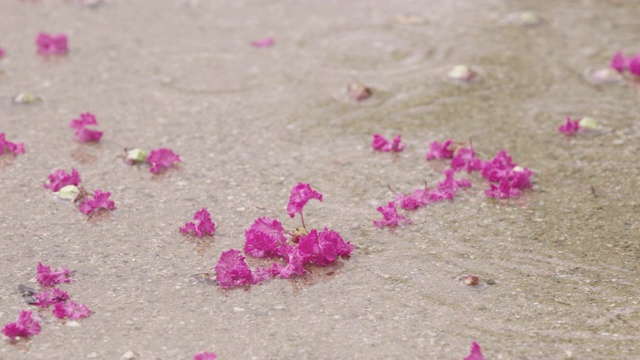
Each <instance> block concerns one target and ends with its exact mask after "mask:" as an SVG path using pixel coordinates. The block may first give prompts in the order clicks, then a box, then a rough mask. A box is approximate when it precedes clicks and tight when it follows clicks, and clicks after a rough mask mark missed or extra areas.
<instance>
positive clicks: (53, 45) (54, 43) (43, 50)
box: [36, 32, 69, 55]
mask: <svg viewBox="0 0 640 360" xmlns="http://www.w3.org/2000/svg"><path fill="white" fill-rule="evenodd" d="M36 46H37V47H38V54H40V55H64V54H66V53H67V52H68V51H69V47H68V46H69V45H68V39H67V35H65V34H58V35H49V34H47V33H43V32H42V33H40V34H38V37H37V38H36Z"/></svg>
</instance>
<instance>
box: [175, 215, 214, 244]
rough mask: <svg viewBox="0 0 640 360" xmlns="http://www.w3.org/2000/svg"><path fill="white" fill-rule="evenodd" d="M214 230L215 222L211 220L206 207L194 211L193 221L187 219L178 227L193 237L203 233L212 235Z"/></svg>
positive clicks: (203, 234)
mask: <svg viewBox="0 0 640 360" xmlns="http://www.w3.org/2000/svg"><path fill="white" fill-rule="evenodd" d="M215 231H216V223H214V222H213V221H211V214H209V211H207V209H206V208H202V209H201V210H198V211H196V213H195V215H193V221H189V222H188V223H186V224H184V226H183V227H181V228H180V232H181V233H183V234H192V235H194V236H195V237H199V238H201V237H203V236H205V235H213V233H214V232H215Z"/></svg>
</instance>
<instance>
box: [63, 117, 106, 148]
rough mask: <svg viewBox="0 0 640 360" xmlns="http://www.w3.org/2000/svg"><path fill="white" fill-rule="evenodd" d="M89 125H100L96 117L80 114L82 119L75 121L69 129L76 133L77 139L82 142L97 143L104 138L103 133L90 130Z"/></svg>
mask: <svg viewBox="0 0 640 360" xmlns="http://www.w3.org/2000/svg"><path fill="white" fill-rule="evenodd" d="M89 125H98V121H97V120H96V117H95V115H93V114H91V113H84V114H80V119H73V120H71V123H69V127H70V128H72V129H73V130H74V131H75V135H76V139H78V141H80V142H89V141H95V142H98V141H100V139H101V138H102V131H98V130H91V129H88V128H87V126H89Z"/></svg>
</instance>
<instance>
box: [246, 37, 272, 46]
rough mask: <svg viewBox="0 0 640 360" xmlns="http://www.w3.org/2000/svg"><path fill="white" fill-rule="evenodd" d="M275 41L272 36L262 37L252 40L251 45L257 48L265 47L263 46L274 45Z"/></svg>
mask: <svg viewBox="0 0 640 360" xmlns="http://www.w3.org/2000/svg"><path fill="white" fill-rule="evenodd" d="M275 43H276V40H275V39H274V38H271V37H267V38H264V39H259V40H254V41H252V42H251V46H253V47H257V48H265V47H271V46H273V45H275Z"/></svg>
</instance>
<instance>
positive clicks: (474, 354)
mask: <svg viewBox="0 0 640 360" xmlns="http://www.w3.org/2000/svg"><path fill="white" fill-rule="evenodd" d="M464 360H484V355H482V350H481V349H480V345H478V343H477V342H475V341H474V342H473V343H472V344H471V353H469V356H467V357H465V358H464Z"/></svg>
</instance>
